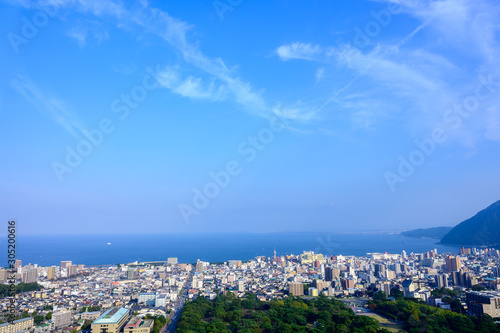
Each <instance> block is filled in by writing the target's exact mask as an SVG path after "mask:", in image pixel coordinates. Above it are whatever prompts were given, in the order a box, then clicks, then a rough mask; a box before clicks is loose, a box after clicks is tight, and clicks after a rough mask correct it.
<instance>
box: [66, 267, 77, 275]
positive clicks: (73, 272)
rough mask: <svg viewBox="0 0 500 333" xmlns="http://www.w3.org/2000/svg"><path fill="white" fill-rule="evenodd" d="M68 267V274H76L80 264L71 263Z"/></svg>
mask: <svg viewBox="0 0 500 333" xmlns="http://www.w3.org/2000/svg"><path fill="white" fill-rule="evenodd" d="M66 268H67V269H68V276H73V275H76V273H77V271H78V265H69V266H66Z"/></svg>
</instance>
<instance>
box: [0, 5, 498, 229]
mask: <svg viewBox="0 0 500 333" xmlns="http://www.w3.org/2000/svg"><path fill="white" fill-rule="evenodd" d="M499 15H500V5H499V4H498V3H497V2H496V1H465V0H442V1H409V0H400V1H396V0H390V1H329V2H327V1H273V2H265V3H264V2H262V1H259V2H257V1H253V2H252V1H246V0H241V1H238V0H234V1H233V0H232V1H229V0H220V1H214V2H211V1H192V2H189V3H186V4H184V3H180V2H164V1H145V0H143V1H135V2H134V1H131V2H125V1H122V2H120V1H107V0H102V1H101V0H99V1H98V0H43V1H38V2H36V1H25V0H19V1H14V0H6V1H3V2H0V16H1V20H2V22H3V24H2V26H1V27H0V30H1V31H0V36H3V37H2V38H1V39H0V48H1V50H2V52H1V53H0V59H1V61H2V64H3V66H2V67H0V71H1V75H0V83H1V90H0V130H1V132H2V134H3V139H2V140H1V141H0V151H1V152H2V154H1V156H2V161H1V163H0V172H1V175H2V177H1V179H0V184H1V189H2V190H1V191H0V202H1V203H0V212H1V215H2V219H3V220H5V221H6V220H7V219H10V218H15V219H17V221H18V224H19V227H20V232H24V233H26V234H33V233H34V234H37V233H44V234H59V233H110V232H117V233H133V232H144V233H148V232H152V231H154V232H200V231H201V232H204V231H224V232H225V231H252V232H269V231H351V230H354V231H359V230H387V229H391V230H401V229H412V228H418V227H431V226H441V225H446V226H453V225H455V224H457V223H459V222H461V221H462V220H464V219H466V218H468V217H470V216H472V215H473V214H475V213H476V212H477V211H479V210H480V209H483V208H485V207H486V206H488V205H489V204H491V203H493V202H494V201H496V200H498V199H500V190H499V189H500V173H499V172H498V165H500V154H499V151H500V150H499V148H500V146H499V144H500V108H499V101H500V97H499V96H500V73H499V68H500V66H498V59H499V56H500V54H499V53H500V52H499V51H500V43H499V29H500V26H499V24H498V17H500V16H499Z"/></svg>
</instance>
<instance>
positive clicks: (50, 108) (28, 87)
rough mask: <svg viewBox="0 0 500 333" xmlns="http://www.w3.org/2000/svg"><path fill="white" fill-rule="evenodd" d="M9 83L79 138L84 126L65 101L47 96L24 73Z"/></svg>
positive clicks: (46, 114)
mask: <svg viewBox="0 0 500 333" xmlns="http://www.w3.org/2000/svg"><path fill="white" fill-rule="evenodd" d="M11 85H12V87H13V88H14V89H15V90H16V91H17V92H18V93H19V94H20V95H21V96H23V97H24V98H25V99H26V100H27V101H28V102H30V103H31V104H32V105H34V106H35V107H36V108H37V109H38V110H40V112H42V114H44V115H45V116H46V117H48V118H49V119H51V120H52V121H54V122H55V123H56V124H58V125H59V126H61V127H62V128H63V129H64V130H65V131H67V132H68V133H69V134H71V135H72V136H74V137H75V138H80V135H81V132H82V130H85V126H84V124H83V122H82V121H81V120H80V119H79V118H78V116H77V115H76V114H75V113H73V112H71V111H70V110H69V107H68V106H67V105H66V103H65V102H63V101H62V100H61V99H59V98H57V97H54V96H49V95H48V94H47V93H45V92H43V91H42V90H40V88H39V87H38V86H37V85H36V84H35V83H34V82H33V81H31V80H30V78H28V77H27V76H24V75H18V77H17V78H15V79H14V80H12V82H11Z"/></svg>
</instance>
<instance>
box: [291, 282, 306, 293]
mask: <svg viewBox="0 0 500 333" xmlns="http://www.w3.org/2000/svg"><path fill="white" fill-rule="evenodd" d="M288 290H289V292H290V294H293V295H294V296H304V284H302V283H300V282H292V283H290V284H289V285H288Z"/></svg>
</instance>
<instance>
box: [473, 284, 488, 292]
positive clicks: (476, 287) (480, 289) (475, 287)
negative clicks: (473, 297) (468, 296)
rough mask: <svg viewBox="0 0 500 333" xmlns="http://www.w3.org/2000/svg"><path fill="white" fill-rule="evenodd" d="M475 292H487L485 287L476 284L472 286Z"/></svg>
mask: <svg viewBox="0 0 500 333" xmlns="http://www.w3.org/2000/svg"><path fill="white" fill-rule="evenodd" d="M471 289H472V290H473V291H483V290H486V288H485V287H483V286H482V285H480V284H475V285H473V286H472V288H471Z"/></svg>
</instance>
